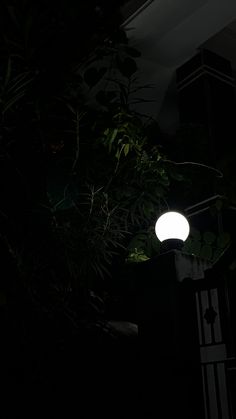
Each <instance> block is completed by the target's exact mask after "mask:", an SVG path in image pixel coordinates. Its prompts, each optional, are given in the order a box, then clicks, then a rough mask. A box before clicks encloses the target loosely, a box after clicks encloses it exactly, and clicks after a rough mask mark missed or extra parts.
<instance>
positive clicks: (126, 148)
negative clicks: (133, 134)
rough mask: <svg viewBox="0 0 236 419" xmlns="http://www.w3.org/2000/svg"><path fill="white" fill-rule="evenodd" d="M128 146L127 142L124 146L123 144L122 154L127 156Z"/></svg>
mask: <svg viewBox="0 0 236 419" xmlns="http://www.w3.org/2000/svg"><path fill="white" fill-rule="evenodd" d="M129 148H130V145H129V144H125V146H124V154H125V156H127V154H128V152H129Z"/></svg>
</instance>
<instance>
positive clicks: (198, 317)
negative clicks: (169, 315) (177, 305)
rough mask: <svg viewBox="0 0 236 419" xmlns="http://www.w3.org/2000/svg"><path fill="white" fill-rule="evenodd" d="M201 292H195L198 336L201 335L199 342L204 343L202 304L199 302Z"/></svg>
mask: <svg viewBox="0 0 236 419" xmlns="http://www.w3.org/2000/svg"><path fill="white" fill-rule="evenodd" d="M199 297H200V296H199V293H197V292H196V293H195V298H196V309H197V323H198V336H199V343H200V345H202V343H203V338H204V336H203V324H202V318H201V311H200V304H199Z"/></svg>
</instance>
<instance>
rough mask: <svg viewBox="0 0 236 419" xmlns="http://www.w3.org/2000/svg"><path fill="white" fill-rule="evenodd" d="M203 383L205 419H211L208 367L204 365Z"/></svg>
mask: <svg viewBox="0 0 236 419" xmlns="http://www.w3.org/2000/svg"><path fill="white" fill-rule="evenodd" d="M202 383H203V399H204V410H205V419H210V405H209V394H208V384H207V373H206V365H202Z"/></svg>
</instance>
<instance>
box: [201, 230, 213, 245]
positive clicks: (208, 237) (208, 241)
mask: <svg viewBox="0 0 236 419" xmlns="http://www.w3.org/2000/svg"><path fill="white" fill-rule="evenodd" d="M215 239H216V235H215V234H214V233H212V232H211V231H206V232H205V233H204V234H203V240H204V242H205V243H206V244H209V245H210V244H212V243H214V241H215Z"/></svg>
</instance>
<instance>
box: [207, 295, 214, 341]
mask: <svg viewBox="0 0 236 419" xmlns="http://www.w3.org/2000/svg"><path fill="white" fill-rule="evenodd" d="M207 294H208V300H209V308H213V306H212V300H211V290H210V289H209V290H207ZM210 328H211V339H212V343H215V331H214V325H213V323H210Z"/></svg>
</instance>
